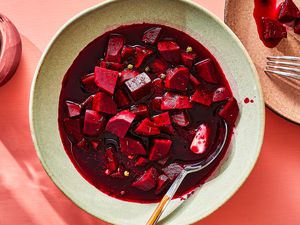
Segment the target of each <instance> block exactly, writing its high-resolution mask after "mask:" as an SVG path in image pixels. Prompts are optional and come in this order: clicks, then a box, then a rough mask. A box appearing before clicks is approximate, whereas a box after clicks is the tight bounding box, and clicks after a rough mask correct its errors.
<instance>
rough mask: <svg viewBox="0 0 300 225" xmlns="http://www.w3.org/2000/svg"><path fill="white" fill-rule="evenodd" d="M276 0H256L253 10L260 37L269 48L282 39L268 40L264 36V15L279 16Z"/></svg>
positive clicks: (269, 16) (272, 17) (274, 17)
mask: <svg viewBox="0 0 300 225" xmlns="http://www.w3.org/2000/svg"><path fill="white" fill-rule="evenodd" d="M276 2H277V1H276V0H254V3H255V7H254V11H253V16H254V19H255V22H256V25H257V31H258V34H259V38H260V40H261V41H262V42H263V43H264V45H265V46H266V47H268V48H274V47H275V46H276V45H277V44H278V43H279V42H280V41H281V39H279V40H273V41H266V40H265V39H264V37H263V36H264V30H263V23H262V17H268V18H271V19H276V17H277V9H276Z"/></svg>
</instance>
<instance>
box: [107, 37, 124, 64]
mask: <svg viewBox="0 0 300 225" xmlns="http://www.w3.org/2000/svg"><path fill="white" fill-rule="evenodd" d="M123 45H124V38H123V37H122V36H120V35H111V36H110V38H109V41H108V45H107V51H106V57H105V60H106V61H109V62H116V63H120V62H121V50H122V48H123Z"/></svg>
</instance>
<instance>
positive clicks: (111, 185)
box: [58, 24, 232, 203]
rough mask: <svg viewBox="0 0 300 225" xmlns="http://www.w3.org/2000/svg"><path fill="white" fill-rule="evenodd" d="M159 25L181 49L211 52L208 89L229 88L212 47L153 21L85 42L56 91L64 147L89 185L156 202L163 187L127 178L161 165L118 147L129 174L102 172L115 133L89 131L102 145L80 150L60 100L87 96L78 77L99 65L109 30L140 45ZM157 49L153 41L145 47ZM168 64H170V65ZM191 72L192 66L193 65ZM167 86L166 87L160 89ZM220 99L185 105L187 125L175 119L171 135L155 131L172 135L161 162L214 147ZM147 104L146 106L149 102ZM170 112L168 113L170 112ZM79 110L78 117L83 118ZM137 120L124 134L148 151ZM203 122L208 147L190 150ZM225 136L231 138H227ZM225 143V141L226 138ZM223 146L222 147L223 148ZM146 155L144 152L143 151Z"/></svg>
mask: <svg viewBox="0 0 300 225" xmlns="http://www.w3.org/2000/svg"><path fill="white" fill-rule="evenodd" d="M157 26H159V27H161V28H162V33H161V35H160V38H159V39H160V40H162V39H173V40H175V41H176V42H177V43H178V45H179V46H180V47H181V48H182V49H186V48H187V47H188V46H192V48H193V51H194V52H195V53H197V58H196V62H197V61H200V60H202V59H205V58H210V59H211V60H213V62H214V65H215V70H216V74H217V77H218V81H219V83H218V84H208V83H205V82H202V85H203V86H205V87H206V88H209V89H216V88H218V87H220V86H223V87H226V88H227V89H228V90H230V87H229V85H228V83H227V81H226V79H225V76H224V74H223V71H222V69H221V68H220V66H219V64H218V62H217V61H216V60H215V58H214V57H213V56H212V55H211V53H210V52H209V51H208V50H207V49H206V48H205V47H203V46H202V45H201V44H200V43H199V42H197V41H196V40H195V39H193V38H192V37H190V36H188V35H187V34H185V33H183V32H181V31H178V30H176V29H173V28H170V27H166V26H162V25H154V24H136V25H129V26H122V27H119V28H117V29H115V30H113V31H111V32H107V33H105V34H103V35H102V36H100V37H98V38H97V39H95V40H94V41H92V42H91V43H90V44H89V45H88V46H86V47H85V48H84V49H83V50H82V51H81V52H80V54H79V55H78V56H77V58H76V59H75V61H74V62H73V64H72V65H71V67H70V68H69V70H68V71H67V73H66V75H65V78H64V80H63V84H62V89H61V94H60V104H59V119H58V122H59V128H60V134H61V139H62V142H63V144H64V147H65V150H66V152H67V154H68V156H69V157H70V159H71V160H72V162H73V164H74V166H75V167H76V169H77V170H78V171H79V172H80V174H81V175H82V176H83V177H84V178H85V179H86V180H88V181H89V182H90V183H91V184H92V185H94V186H95V187H96V188H98V189H99V190H101V191H102V192H104V193H106V194H108V195H110V196H113V197H116V198H118V199H122V200H127V201H133V202H144V203H146V202H157V201H159V200H160V199H161V197H162V195H163V194H164V193H165V191H164V192H162V193H160V194H159V195H157V194H155V189H154V190H151V191H147V192H145V191H142V190H139V189H137V188H134V187H132V186H131V184H132V182H133V181H134V180H135V179H136V178H137V177H138V176H140V175H142V174H143V173H144V172H145V170H146V169H148V168H150V167H154V168H156V169H157V171H158V172H159V173H162V172H161V169H162V167H164V166H161V165H160V164H158V163H157V162H150V163H149V164H148V165H147V166H146V167H136V166H135V165H134V164H135V160H136V158H133V159H129V158H128V157H127V156H125V155H123V154H122V153H121V152H120V151H118V150H117V151H116V157H117V159H118V162H119V164H121V165H122V167H123V170H127V171H129V172H130V176H128V177H124V178H121V179H118V178H112V177H110V176H107V175H105V164H104V162H105V160H106V159H105V149H106V148H107V147H108V146H114V147H115V148H116V149H118V138H117V137H116V136H115V135H113V134H110V133H108V132H103V133H102V134H101V135H100V136H98V137H88V136H86V137H85V138H86V139H87V140H88V141H91V140H101V145H100V147H99V150H98V151H95V150H94V149H93V148H92V147H91V146H89V150H87V151H83V150H82V149H80V148H78V147H77V142H78V140H75V138H74V137H73V136H72V135H70V134H68V132H67V130H66V129H65V126H64V122H63V120H64V118H66V117H68V115H67V109H66V105H65V101H66V100H71V101H73V102H77V103H81V102H83V101H84V100H85V99H86V98H88V97H89V96H90V93H86V92H85V91H84V90H83V89H82V86H81V78H82V77H83V76H84V75H86V74H88V73H91V72H93V71H94V67H95V66H96V65H99V59H100V58H103V57H104V53H105V51H106V46H107V42H108V39H109V35H110V34H111V33H117V34H121V35H123V36H124V37H125V38H126V43H125V44H126V45H145V44H144V43H142V42H141V37H142V35H143V33H144V31H146V30H147V29H149V28H151V27H157ZM147 47H149V48H152V49H153V50H154V51H156V52H157V50H156V47H155V45H154V47H150V46H147ZM153 58H154V57H150V58H149V59H148V60H147V62H146V63H144V65H143V66H142V67H141V68H140V69H139V72H143V71H144V68H145V66H146V65H147V63H148V62H150V61H151V60H153ZM169 66H170V67H171V65H169ZM191 72H192V73H194V72H195V71H194V70H192V71H191ZM148 74H149V76H150V77H154V75H153V74H151V72H149V73H148ZM164 91H166V90H164ZM193 91H194V88H193V87H192V86H191V85H189V88H188V94H189V95H190V94H191V93H192V92H193ZM140 102H143V103H145V104H147V105H149V100H146V101H145V100H141V101H140ZM220 104H224V102H219V103H213V104H212V105H211V106H210V107H206V106H202V105H200V104H193V108H192V109H189V110H187V111H188V114H189V117H190V125H189V126H187V127H185V128H183V127H179V126H176V125H173V127H174V129H175V134H174V136H171V135H169V134H167V133H161V134H159V135H158V136H156V137H161V138H164V139H170V140H172V141H173V144H172V147H171V150H170V154H169V157H168V160H167V163H166V164H165V166H166V165H169V164H171V163H173V162H178V163H180V164H186V163H191V162H196V161H199V160H200V159H203V158H205V157H207V156H208V155H209V154H211V152H212V151H214V150H215V148H216V146H217V145H218V144H219V143H220V139H222V138H223V132H222V129H221V126H220V124H221V123H220V118H219V117H218V116H217V115H216V109H217V107H218V106H219V105H220ZM149 108H150V107H149ZM175 112H176V110H175V111H174V112H170V115H172V113H175ZM159 113H162V112H161V111H153V110H150V114H151V115H155V114H159ZM83 116H84V115H81V116H80V118H81V120H83ZM136 123H137V122H134V123H133V124H132V126H131V129H130V130H129V132H128V134H127V136H128V137H131V138H134V139H136V140H139V141H140V142H141V143H142V144H143V145H144V146H145V148H146V150H147V152H148V153H149V150H150V145H151V138H149V137H144V136H143V137H142V136H138V135H136V134H135V133H134V132H133V128H132V127H135V125H136ZM202 123H206V124H208V125H209V127H210V128H211V135H210V143H211V144H210V147H209V149H208V150H207V151H206V152H205V153H204V154H200V155H198V154H195V153H193V152H191V151H190V149H189V147H190V144H191V142H192V140H193V137H194V135H195V129H197V127H198V126H199V125H200V124H202ZM231 134H232V127H230V137H231ZM229 142H230V138H229V140H228V143H229ZM228 143H227V144H228ZM224 152H225V151H224ZM146 157H147V156H146ZM221 158H222V156H220V157H219V160H217V161H216V162H215V163H213V164H212V165H211V166H209V167H208V168H206V169H205V170H203V171H201V172H198V173H195V174H192V175H190V176H188V177H187V178H186V179H185V181H184V182H183V184H182V185H181V187H180V188H179V190H178V192H177V195H176V196H181V195H183V194H184V193H187V192H188V191H191V190H192V189H194V188H195V187H197V186H199V185H200V184H202V183H203V182H204V181H205V179H206V178H207V177H208V176H209V175H210V174H211V172H212V171H213V170H214V169H215V167H216V166H217V165H218V164H219V161H220V160H221Z"/></svg>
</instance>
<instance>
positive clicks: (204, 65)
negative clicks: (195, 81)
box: [195, 59, 218, 83]
mask: <svg viewBox="0 0 300 225" xmlns="http://www.w3.org/2000/svg"><path fill="white" fill-rule="evenodd" d="M195 69H196V72H197V75H198V77H199V78H201V79H203V80H205V81H206V82H209V83H218V79H217V77H216V74H215V68H214V65H213V62H212V61H211V59H205V60H203V61H201V62H198V63H196V64H195Z"/></svg>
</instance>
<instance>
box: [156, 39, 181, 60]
mask: <svg viewBox="0 0 300 225" xmlns="http://www.w3.org/2000/svg"><path fill="white" fill-rule="evenodd" d="M157 49H158V52H159V54H160V55H161V56H162V58H163V59H164V60H166V61H167V62H168V63H171V64H173V65H177V64H179V62H180V47H179V45H178V44H177V43H176V42H175V41H160V42H158V44H157Z"/></svg>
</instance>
